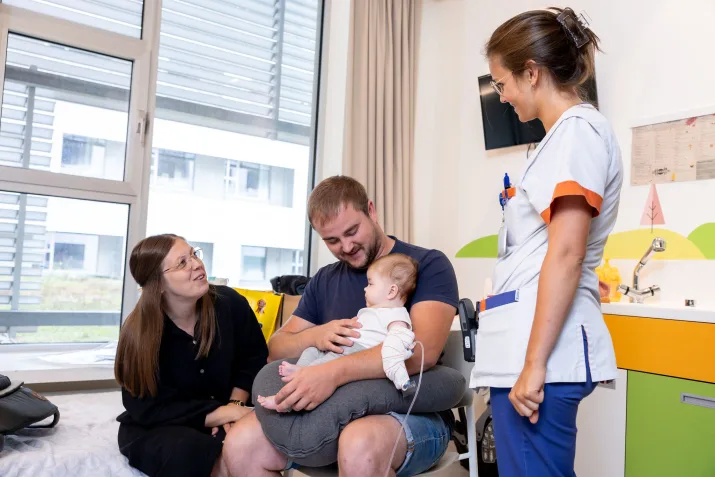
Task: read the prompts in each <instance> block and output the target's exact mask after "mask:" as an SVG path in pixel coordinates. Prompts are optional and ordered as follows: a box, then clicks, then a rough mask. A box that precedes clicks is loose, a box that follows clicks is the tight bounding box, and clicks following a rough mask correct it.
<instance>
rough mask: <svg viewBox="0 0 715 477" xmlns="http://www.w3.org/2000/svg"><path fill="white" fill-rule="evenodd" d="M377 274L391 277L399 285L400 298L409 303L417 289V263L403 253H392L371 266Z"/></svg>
mask: <svg viewBox="0 0 715 477" xmlns="http://www.w3.org/2000/svg"><path fill="white" fill-rule="evenodd" d="M370 268H372V269H373V270H374V271H376V272H377V273H379V274H381V275H383V276H386V277H389V278H390V280H391V281H392V282H394V283H395V284H396V285H397V289H398V290H399V293H400V298H401V299H402V300H405V301H407V299H408V298H409V297H410V295H412V293H413V292H414V291H415V288H416V287H417V268H418V265H417V261H416V260H415V259H413V258H412V257H409V256H407V255H405V254H402V253H391V254H389V255H385V256H384V257H382V258H378V259H377V260H375V261H374V262H372V265H370Z"/></svg>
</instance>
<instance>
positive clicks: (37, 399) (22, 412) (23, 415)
mask: <svg viewBox="0 0 715 477" xmlns="http://www.w3.org/2000/svg"><path fill="white" fill-rule="evenodd" d="M22 384H23V383H22V382H21V381H12V380H11V379H10V378H8V377H7V376H3V375H2V374H0V451H1V450H2V448H3V444H4V442H5V435H7V434H12V433H14V432H17V431H19V430H20V429H25V428H33V429H47V428H51V427H55V426H56V425H57V423H58V422H59V420H60V411H59V409H57V406H55V405H54V404H52V403H51V402H50V401H48V400H47V398H46V397H44V396H40V395H39V394H37V393H36V392H35V391H33V390H32V389H28V388H26V387H24V386H23V385H22ZM50 416H53V420H52V422H51V423H50V424H45V425H34V424H35V423H37V422H40V421H43V420H45V419H47V418H48V417H50Z"/></svg>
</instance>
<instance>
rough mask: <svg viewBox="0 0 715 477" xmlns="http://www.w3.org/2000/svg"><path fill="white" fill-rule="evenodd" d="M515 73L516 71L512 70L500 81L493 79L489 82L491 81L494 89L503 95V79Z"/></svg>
mask: <svg viewBox="0 0 715 477" xmlns="http://www.w3.org/2000/svg"><path fill="white" fill-rule="evenodd" d="M513 73H514V72H513V71H512V72H511V73H509V74H508V75H506V76H504V78H502V79H500V80H499V81H494V80H492V81H490V82H489V83H490V84H491V85H492V88H494V91H496V92H497V94H498V95H499V96H501V95H503V94H504V83H502V80H504V79H506V78H508V77H509V76H511V75H512V74H513Z"/></svg>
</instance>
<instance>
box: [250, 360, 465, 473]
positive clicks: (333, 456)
mask: <svg viewBox="0 0 715 477" xmlns="http://www.w3.org/2000/svg"><path fill="white" fill-rule="evenodd" d="M289 361H291V362H293V363H295V360H289ZM279 365H280V361H276V362H273V363H270V364H268V365H266V366H264V367H263V369H262V370H261V371H260V372H259V373H258V375H257V376H256V379H255V381H254V383H253V402H256V398H257V396H258V395H259V394H260V395H262V396H271V395H274V394H276V393H277V392H278V391H280V390H281V388H282V387H283V386H284V383H283V382H282V381H281V379H280V376H279V375H278V366H279ZM413 379H415V381H417V376H415V377H413ZM465 384H466V383H465V378H464V376H462V374H461V373H460V372H459V371H457V370H454V369H452V368H448V367H445V366H434V367H433V368H431V369H429V370H428V371H425V372H424V373H423V374H422V385H421V386H420V392H419V394H418V396H417V398H416V400H415V405H414V407H413V408H412V412H413V413H423V412H438V411H446V410H449V409H452V407H454V406H455V405H456V404H457V403H459V401H460V400H461V399H462V396H463V394H464V389H465ZM411 402H412V397H403V396H402V393H401V392H400V391H398V390H397V389H395V385H394V384H392V382H391V381H390V380H388V379H386V378H383V379H369V380H365V381H355V382H352V383H348V384H346V385H344V386H341V387H339V388H338V389H337V390H336V391H335V393H334V394H333V395H332V396H331V397H330V398H328V399H327V400H326V401H325V402H324V403H323V404H321V405H320V406H318V407H317V408H315V409H314V410H312V411H306V412H289V413H279V412H275V411H270V410H267V409H264V408H263V407H261V406H260V405H258V404H257V405H256V409H255V412H256V417H257V418H258V421H259V422H260V423H261V427H262V428H263V433H264V434H265V435H266V438H268V440H269V441H270V442H271V443H273V445H274V446H275V447H276V448H277V449H278V450H279V451H280V452H282V453H283V454H285V455H287V456H288V457H289V458H290V459H291V460H293V461H294V462H296V463H298V464H300V465H305V466H309V467H320V466H323V465H328V464H332V463H333V462H336V461H337V457H338V436H339V435H340V432H341V431H342V430H343V428H345V426H347V425H348V424H349V423H350V422H351V421H353V420H355V419H357V418H360V417H363V416H366V415H372V414H385V413H387V412H390V411H392V412H398V413H405V412H407V410H408V409H409V407H410V404H411Z"/></svg>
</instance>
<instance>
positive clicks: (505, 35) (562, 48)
mask: <svg viewBox="0 0 715 477" xmlns="http://www.w3.org/2000/svg"><path fill="white" fill-rule="evenodd" d="M599 42H600V40H599V38H598V36H596V34H595V33H594V32H593V30H591V28H590V27H589V24H588V21H587V20H586V18H585V16H584V15H583V14H582V15H578V16H577V15H576V14H575V13H574V11H573V10H572V9H570V8H549V9H546V10H534V11H529V12H524V13H521V14H519V15H517V16H515V17H513V18H511V19H510V20H508V21H506V22H505V23H503V24H502V25H501V26H500V27H499V28H497V29H496V30H495V31H494V33H493V34H492V36H491V38H490V39H489V41H488V42H487V44H486V48H485V50H486V55H487V57H489V58H497V57H498V58H499V59H500V60H501V63H502V65H503V66H504V67H505V68H507V69H508V70H510V71H512V72H513V73H521V72H523V71H524V70H525V69H526V67H527V62H528V61H534V63H536V64H537V65H538V66H541V67H544V68H546V69H548V71H549V72H550V73H551V75H552V76H553V78H554V80H555V81H556V83H557V84H558V85H559V86H560V87H561V88H564V89H568V88H577V89H578V88H579V87H581V86H582V85H583V84H584V83H585V82H586V81H588V79H589V78H591V76H593V74H594V71H595V66H594V56H595V53H596V51H600V48H599Z"/></svg>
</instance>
